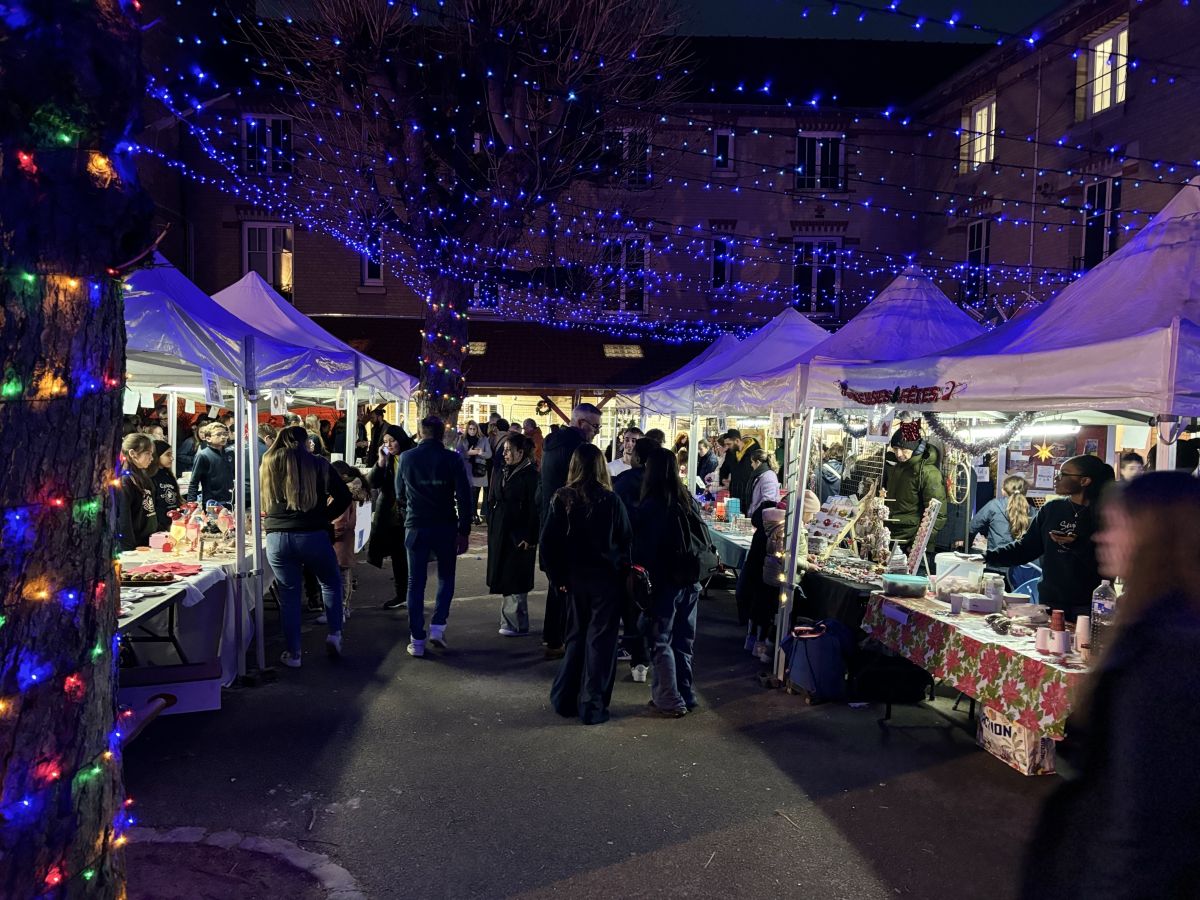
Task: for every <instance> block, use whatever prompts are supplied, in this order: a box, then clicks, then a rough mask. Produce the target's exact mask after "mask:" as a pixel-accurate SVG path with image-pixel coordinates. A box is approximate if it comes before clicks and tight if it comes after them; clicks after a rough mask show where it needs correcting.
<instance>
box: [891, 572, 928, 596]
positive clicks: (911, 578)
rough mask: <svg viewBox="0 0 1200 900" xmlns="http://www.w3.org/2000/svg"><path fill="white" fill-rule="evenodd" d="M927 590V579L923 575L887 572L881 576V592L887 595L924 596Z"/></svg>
mask: <svg viewBox="0 0 1200 900" xmlns="http://www.w3.org/2000/svg"><path fill="white" fill-rule="evenodd" d="M928 590H929V579H928V578H926V577H925V576H924V575H896V574H887V575H884V576H883V592H884V593H885V594H887V595H888V596H889V597H912V598H920V597H924V596H925V592H926V591H928Z"/></svg>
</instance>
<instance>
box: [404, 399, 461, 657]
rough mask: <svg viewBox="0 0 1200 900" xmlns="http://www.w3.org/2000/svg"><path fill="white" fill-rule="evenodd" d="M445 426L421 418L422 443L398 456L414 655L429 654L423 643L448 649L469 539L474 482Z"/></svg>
mask: <svg viewBox="0 0 1200 900" xmlns="http://www.w3.org/2000/svg"><path fill="white" fill-rule="evenodd" d="M445 436H446V425H445V423H444V422H443V421H442V420H441V419H439V418H438V417H437V416H426V417H425V418H424V419H422V420H421V443H419V444H417V446H415V447H414V448H413V449H411V450H409V451H408V452H407V453H403V454H401V455H400V462H399V465H398V466H397V467H396V505H397V507H399V509H401V510H403V513H404V528H405V534H404V546H405V549H406V550H407V551H408V630H409V635H410V639H409V644H408V653H409V655H410V656H424V655H425V641H426V639H428V641H429V643H430V644H432V645H433V646H434V647H438V648H440V649H443V650H444V649H445V648H446V622H447V620H448V619H449V618H450V601H451V600H452V599H453V597H454V573H455V568H456V565H457V562H458V557H459V556H460V555H461V554H463V553H466V552H467V542H468V539H469V538H470V535H471V519H472V518H473V516H474V514H475V511H474V509H473V508H472V506H471V481H470V479H469V478H468V477H467V467H466V465H465V464H464V463H463V458H462V457H461V456H459V455H458V454H457V453H455V452H454V451H453V450H447V449H446V447H445V446H444V445H443V443H442V441H443V440H444V438H445ZM430 556H433V557H435V558H436V559H437V567H438V586H437V600H436V601H435V604H434V608H433V620H432V622H430V625H429V633H428V636H427V635H426V632H425V582H426V580H427V574H426V573H427V569H426V566H427V564H428V562H429V557H430Z"/></svg>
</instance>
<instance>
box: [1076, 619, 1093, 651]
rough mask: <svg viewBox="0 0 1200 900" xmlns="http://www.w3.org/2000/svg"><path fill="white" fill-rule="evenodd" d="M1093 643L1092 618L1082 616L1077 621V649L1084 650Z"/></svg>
mask: <svg viewBox="0 0 1200 900" xmlns="http://www.w3.org/2000/svg"><path fill="white" fill-rule="evenodd" d="M1091 643H1092V617H1091V616H1080V617H1079V618H1077V619H1076V620H1075V649H1076V650H1082V649H1083V648H1084V647H1088V646H1091Z"/></svg>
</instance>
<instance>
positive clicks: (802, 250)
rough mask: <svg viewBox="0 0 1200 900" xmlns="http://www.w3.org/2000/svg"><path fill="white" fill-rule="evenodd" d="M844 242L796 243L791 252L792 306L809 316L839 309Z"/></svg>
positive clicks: (825, 240)
mask: <svg viewBox="0 0 1200 900" xmlns="http://www.w3.org/2000/svg"><path fill="white" fill-rule="evenodd" d="M840 250H841V242H840V241H838V240H831V239H829V238H821V239H817V240H804V241H796V242H795V244H794V245H793V248H792V251H793V256H792V304H793V305H794V306H795V307H796V308H797V309H801V310H804V311H806V312H834V311H836V309H837V297H838V289H839V287H840V282H841V267H840V266H839V264H838V257H839V255H840Z"/></svg>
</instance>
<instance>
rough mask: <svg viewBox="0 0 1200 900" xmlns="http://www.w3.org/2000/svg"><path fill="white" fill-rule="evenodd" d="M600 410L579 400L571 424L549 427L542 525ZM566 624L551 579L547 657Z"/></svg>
mask: <svg viewBox="0 0 1200 900" xmlns="http://www.w3.org/2000/svg"><path fill="white" fill-rule="evenodd" d="M600 421H601V416H600V410H599V409H598V408H597V407H595V406H593V405H592V404H591V403H581V404H579V405H578V406H577V407H575V409H573V410H572V411H571V425H570V426H569V427H566V428H559V429H557V430H555V429H551V431H550V434H548V435H547V436H546V442H545V443H544V444H543V445H542V481H541V484H540V485H539V486H538V505H539V506H540V507H541V522H542V527H545V525H546V518H547V516H549V514H550V501H551V500H553V499H554V492H555V491H557V490H558V489H559V488H560V487H562V486H563V485H564V484H566V483H567V470H568V469H569V468H570V467H571V456H572V455H573V454H574V453H575V448H576V447H578V446H579V445H580V444H590V443H591V442H592V441H593V440H595V439H596V435H597V434H599V433H600ZM565 627H566V606H565V604H564V600H563V598H562V596H561V592H560V591H559V590H558V585H556V584H555V583H554V580H553V579H551V581H550V590H549V591H548V592H547V594H546V618H545V620H544V621H543V623H542V642H543V643H544V644H545V645H546V658H547V659H559V658H561V657H562V655H563V653H564V650H563V634H564V629H565Z"/></svg>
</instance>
